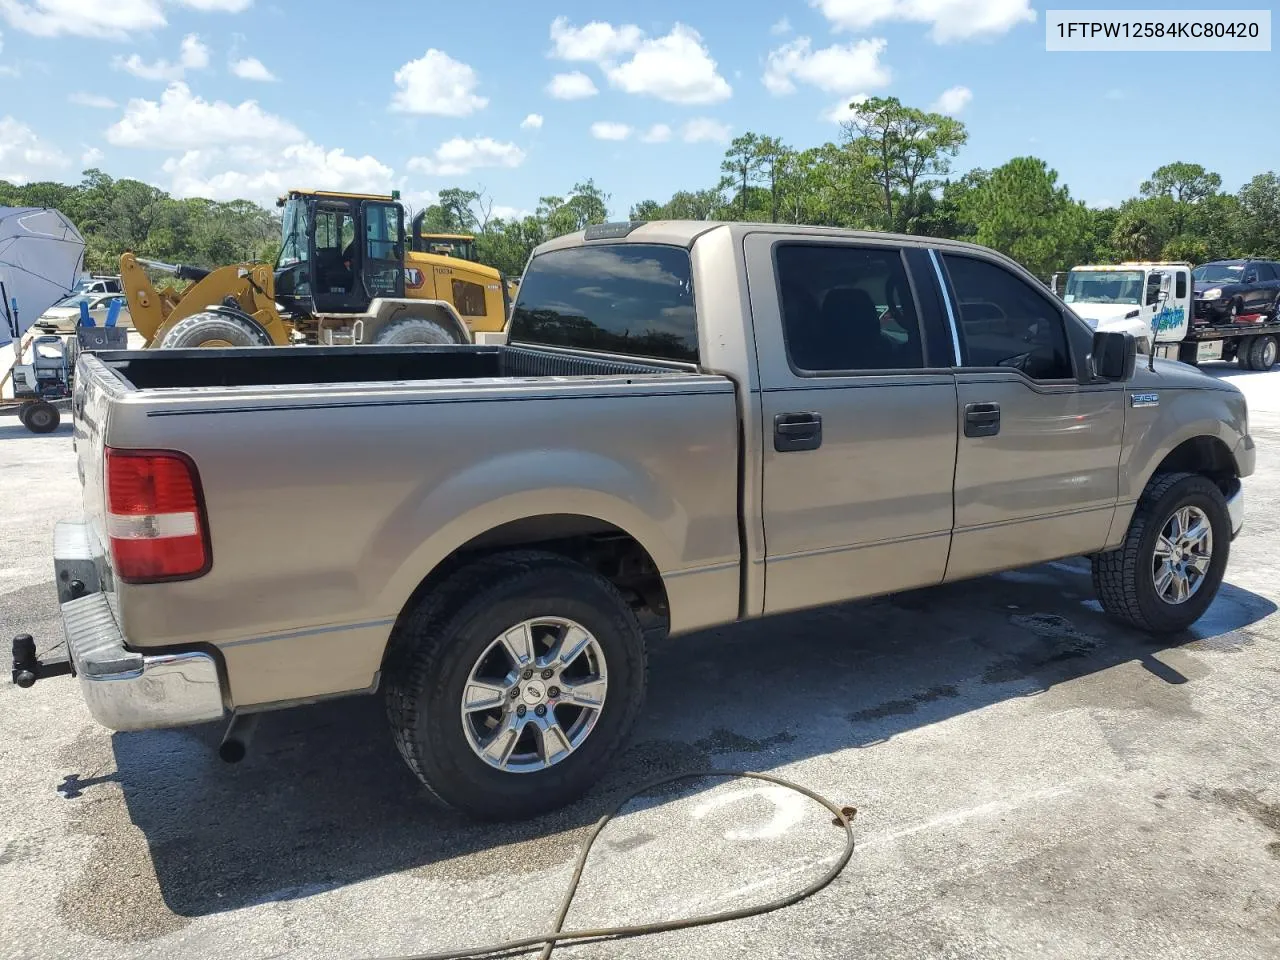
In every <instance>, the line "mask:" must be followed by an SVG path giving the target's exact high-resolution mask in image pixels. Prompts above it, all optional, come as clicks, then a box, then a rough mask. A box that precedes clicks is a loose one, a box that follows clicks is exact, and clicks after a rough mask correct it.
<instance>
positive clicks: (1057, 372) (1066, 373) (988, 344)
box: [942, 253, 1075, 380]
mask: <svg viewBox="0 0 1280 960" xmlns="http://www.w3.org/2000/svg"><path fill="white" fill-rule="evenodd" d="M942 259H943V261H944V262H945V263H946V265H947V272H948V273H949V274H950V275H951V285H952V287H953V288H954V290H955V297H956V301H957V302H956V311H957V314H958V316H957V317H956V319H957V321H958V322H959V324H960V337H961V340H962V344H961V345H962V347H963V352H964V359H965V363H964V365H965V366H966V367H1012V368H1013V369H1015V370H1021V371H1022V372H1023V373H1025V374H1026V375H1027V376H1028V377H1032V378H1033V379H1036V380H1067V379H1071V378H1072V377H1074V375H1075V374H1074V371H1073V370H1072V367H1071V354H1070V353H1069V352H1068V351H1067V331H1066V328H1065V327H1064V326H1063V323H1062V315H1061V314H1060V313H1059V312H1058V309H1057V308H1056V307H1055V306H1054V305H1053V303H1052V302H1051V301H1050V300H1049V298H1048V297H1045V296H1043V295H1042V294H1040V293H1038V292H1037V291H1036V290H1035V289H1033V288H1032V287H1031V286H1030V285H1029V284H1027V283H1026V282H1025V281H1023V280H1022V279H1021V278H1020V277H1016V276H1014V275H1013V274H1012V273H1010V272H1009V271H1008V270H1005V269H1004V268H1003V267H1000V266H997V265H996V264H994V263H990V262H989V261H986V260H978V259H975V258H973V257H963V256H958V255H956V254H951V253H944V254H943V255H942Z"/></svg>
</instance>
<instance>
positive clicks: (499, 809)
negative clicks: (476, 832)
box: [384, 551, 646, 820]
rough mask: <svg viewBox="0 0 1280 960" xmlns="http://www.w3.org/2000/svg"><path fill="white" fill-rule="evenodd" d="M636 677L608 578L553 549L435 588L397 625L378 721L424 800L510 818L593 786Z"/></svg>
mask: <svg viewBox="0 0 1280 960" xmlns="http://www.w3.org/2000/svg"><path fill="white" fill-rule="evenodd" d="M645 674H646V666H645V646H644V638H643V635H642V634H641V630H640V625H639V623H638V621H637V620H636V617H635V614H634V613H633V612H632V611H631V608H630V607H629V606H628V605H627V603H626V601H625V600H624V599H623V597H622V596H621V594H619V593H618V591H617V590H616V589H615V588H614V586H613V585H612V584H611V583H610V582H609V581H608V580H606V579H604V578H603V577H601V576H599V575H598V574H597V573H595V572H594V571H592V570H590V569H588V568H586V567H584V566H582V565H580V564H577V563H575V562H573V561H571V560H568V559H566V558H564V557H560V556H557V555H556V554H550V553H542V552H532V551H527V552H525V551H522V552H518V553H509V554H502V555H498V556H495V557H491V558H488V559H485V560H482V561H479V562H477V563H476V564H473V565H472V566H469V567H466V568H464V569H463V570H461V571H460V572H458V573H456V574H454V575H453V576H452V577H451V578H450V579H448V580H447V581H445V582H444V583H442V584H441V585H439V586H438V587H436V588H435V589H434V590H433V591H432V592H431V593H430V594H429V595H428V596H427V597H426V598H425V599H424V600H423V601H422V602H421V603H420V604H419V606H418V608H417V609H416V610H415V611H414V612H413V614H411V615H410V617H409V618H408V619H407V620H406V621H405V622H404V623H403V624H402V625H401V627H400V628H399V629H398V630H397V635H396V637H395V638H394V639H393V641H392V647H391V650H390V651H389V653H388V658H387V663H386V664H384V676H385V677H386V679H387V687H386V703H387V715H388V719H389V720H390V722H391V729H392V733H393V736H394V739H395V742H396V746H397V747H398V748H399V750H400V753H401V755H402V756H403V757H404V759H405V761H406V763H408V765H409V768H410V769H411V770H412V771H413V772H414V773H415V774H416V775H417V776H418V778H419V779H420V780H421V781H422V783H423V784H424V785H425V786H426V787H427V789H428V791H430V793H431V795H432V796H433V797H434V798H435V799H436V800H437V801H439V802H441V803H443V804H445V805H447V806H449V807H453V808H455V809H457V810H459V811H461V812H463V813H466V814H468V815H471V816H474V817H478V818H481V819H486V820H513V819H524V818H527V817H531V816H534V815H537V814H539V813H544V812H546V811H548V810H552V809H555V808H557V807H560V806H563V805H565V804H567V803H571V802H573V801H574V800H576V799H578V798H579V797H580V796H581V795H582V794H583V793H585V792H586V791H587V790H588V789H589V788H590V787H591V785H592V784H593V783H595V782H596V780H597V779H599V777H600V774H601V771H602V769H603V768H604V767H605V765H606V764H607V763H608V762H609V761H610V760H611V759H612V758H613V757H614V756H615V755H616V754H617V753H618V751H619V750H620V749H621V747H622V745H623V743H624V741H625V740H626V738H627V736H628V735H629V733H630V731H631V728H632V726H633V725H634V723H635V720H636V717H637V716H638V714H639V711H640V707H641V704H642V702H643V700H644V692H645V681H646V676H645Z"/></svg>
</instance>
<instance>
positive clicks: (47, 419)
mask: <svg viewBox="0 0 1280 960" xmlns="http://www.w3.org/2000/svg"><path fill="white" fill-rule="evenodd" d="M19 416H22V415H21V414H19ZM61 422H62V415H61V414H60V413H58V408H57V407H55V406H54V405H53V404H52V403H50V402H49V401H47V400H36V401H35V402H33V403H32V404H31V405H30V406H28V407H27V408H26V415H25V416H22V423H23V425H24V426H25V427H26V428H27V429H28V430H30V431H31V432H32V433H53V431H55V430H57V429H58V424H59V423H61Z"/></svg>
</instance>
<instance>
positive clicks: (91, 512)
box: [72, 353, 132, 585]
mask: <svg viewBox="0 0 1280 960" xmlns="http://www.w3.org/2000/svg"><path fill="white" fill-rule="evenodd" d="M131 390H132V387H131V386H130V385H129V384H127V383H126V382H125V381H123V380H122V379H120V377H119V376H118V375H117V374H116V372H115V371H113V370H111V369H110V368H109V367H107V366H106V365H105V364H103V363H102V362H101V361H99V360H98V358H97V357H95V356H94V355H93V354H91V353H81V354H80V356H79V358H78V360H77V362H76V375H75V388H74V390H73V392H72V410H73V411H74V421H75V423H74V428H73V431H72V443H73V444H74V445H75V451H76V470H77V472H78V473H79V475H80V486H81V497H82V503H83V509H84V520H85V523H86V524H87V525H88V528H89V533H90V534H91V538H90V547H91V548H92V550H93V554H94V557H93V559H94V560H95V562H96V563H98V564H100V565H102V566H103V567H105V568H107V569H109V568H110V563H111V559H110V556H109V552H108V551H107V550H106V549H105V547H104V545H105V544H106V542H107V540H106V490H105V487H104V484H103V469H104V464H105V454H104V450H105V447H106V443H107V422H108V419H109V418H110V416H111V405H112V402H113V401H117V400H120V399H123V398H124V397H125V396H126V395H127V394H128V393H129V392H130V391H131ZM101 582H102V583H103V584H104V585H105V584H109V583H110V582H111V578H110V577H103V578H102V579H101Z"/></svg>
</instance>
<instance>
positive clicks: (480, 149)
mask: <svg viewBox="0 0 1280 960" xmlns="http://www.w3.org/2000/svg"><path fill="white" fill-rule="evenodd" d="M524 157H525V153H524V151H523V150H521V149H520V148H519V147H517V146H516V145H515V144H514V143H499V142H498V141H497V140H494V139H492V138H490V137H475V138H473V139H471V140H464V139H463V138H462V137H454V138H453V139H452V140H446V141H445V142H444V143H442V144H440V146H438V147H436V150H435V153H434V154H433V155H432V156H430V157H413V158H411V159H410V160H409V162H408V164H407V166H408V168H409V169H410V170H416V171H418V172H420V173H425V174H429V175H431V176H437V177H456V176H461V175H462V174H464V173H470V172H471V171H472V170H475V169H478V168H480V167H518V166H520V164H522V163H524Z"/></svg>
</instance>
